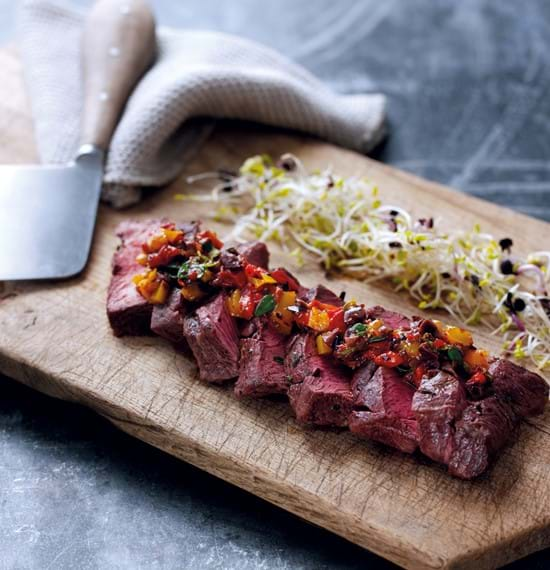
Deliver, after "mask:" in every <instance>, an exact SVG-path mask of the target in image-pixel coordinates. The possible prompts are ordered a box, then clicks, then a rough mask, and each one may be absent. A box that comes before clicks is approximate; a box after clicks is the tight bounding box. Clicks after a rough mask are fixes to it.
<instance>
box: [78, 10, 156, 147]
mask: <svg viewBox="0 0 550 570" xmlns="http://www.w3.org/2000/svg"><path fill="white" fill-rule="evenodd" d="M155 48H156V42H155V20H154V16H153V14H152V12H151V9H150V8H149V6H148V4H147V3H146V2H145V1H144V0H98V1H97V2H96V3H95V5H94V6H93V8H92V11H91V12H90V14H89V16H88V18H87V20H86V24H85V27H84V33H83V39H82V63H83V69H84V108H83V114H82V133H81V139H80V140H81V144H83V145H94V146H96V147H99V148H101V149H103V150H107V148H108V146H109V143H110V141H111V137H112V135H113V132H114V130H115V127H116V124H117V122H118V120H119V118H120V115H121V113H122V110H123V108H124V106H125V104H126V101H127V99H128V97H129V95H130V93H131V91H132V90H133V88H134V86H135V85H136V83H137V82H138V80H139V79H140V78H141V76H142V75H143V73H144V72H145V71H146V69H147V68H148V67H149V65H150V64H151V62H152V61H153V58H154V56H155Z"/></svg>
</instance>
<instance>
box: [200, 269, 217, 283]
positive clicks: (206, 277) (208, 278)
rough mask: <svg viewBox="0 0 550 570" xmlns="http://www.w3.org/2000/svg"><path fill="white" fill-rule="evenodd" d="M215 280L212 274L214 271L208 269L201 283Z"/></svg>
mask: <svg viewBox="0 0 550 570" xmlns="http://www.w3.org/2000/svg"><path fill="white" fill-rule="evenodd" d="M213 278H214V274H213V273H212V271H210V269H207V270H206V271H205V272H204V274H203V276H202V277H201V281H202V282H203V283H208V282H209V281H212V279H213Z"/></svg>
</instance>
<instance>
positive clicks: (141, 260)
mask: <svg viewBox="0 0 550 570" xmlns="http://www.w3.org/2000/svg"><path fill="white" fill-rule="evenodd" d="M136 263H139V265H143V266H146V265H147V254H146V253H140V254H139V255H138V256H137V257H136Z"/></svg>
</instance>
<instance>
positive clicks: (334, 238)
mask: <svg viewBox="0 0 550 570" xmlns="http://www.w3.org/2000/svg"><path fill="white" fill-rule="evenodd" d="M211 177H214V178H216V179H217V181H218V183H217V184H216V185H215V186H214V188H213V190H212V192H211V193H210V194H209V195H206V196H205V195H193V196H189V195H178V196H177V198H179V199H186V200H189V199H192V200H201V201H202V200H208V201H214V202H216V203H218V208H217V209H216V211H215V214H214V217H215V218H216V219H218V220H230V221H232V222H234V224H235V225H234V229H233V231H232V232H231V233H230V234H229V235H228V236H226V239H234V240H245V239H247V238H248V239H249V238H250V237H251V236H253V237H255V238H257V239H259V240H262V241H268V240H271V241H275V242H277V243H278V244H280V245H281V246H282V247H283V248H285V249H286V250H287V251H289V252H290V253H291V254H292V255H293V256H294V257H295V258H296V261H297V262H298V263H302V262H303V252H304V250H306V251H307V252H309V253H311V254H313V255H314V256H316V257H317V258H318V259H319V261H320V262H321V263H322V265H323V266H324V268H325V269H326V270H328V271H332V270H339V271H342V272H344V273H346V274H348V275H352V276H354V277H356V278H358V279H363V280H368V281H372V280H376V279H389V280H391V281H392V282H393V284H394V286H395V288H396V290H402V291H407V292H408V293H409V294H410V295H411V296H412V297H413V298H414V299H415V300H416V302H417V304H418V308H419V309H443V310H445V311H447V312H449V313H450V314H451V315H453V316H454V317H455V318H456V319H458V320H460V321H462V322H464V323H466V324H467V325H476V324H479V323H483V324H485V325H488V326H491V327H492V328H493V330H494V333H495V334H501V335H503V337H504V344H503V350H504V353H505V354H506V355H509V356H513V357H515V358H516V359H518V360H522V359H526V358H530V359H531V360H532V362H533V363H534V364H535V365H536V366H537V367H538V368H539V369H541V370H542V369H548V368H550V298H549V296H548V290H549V282H550V269H549V268H550V252H549V251H538V252H533V253H531V254H529V255H528V256H527V257H519V256H516V255H514V254H513V253H512V246H513V243H512V240H511V239H510V238H506V237H504V238H503V239H500V241H498V240H497V239H495V238H494V237H493V236H492V235H490V234H487V233H483V232H482V231H481V228H480V227H479V226H478V225H476V226H475V227H474V228H473V229H472V230H471V231H460V232H459V231H457V232H448V233H447V232H446V231H443V230H442V228H440V227H439V223H438V221H437V220H435V221H434V220H433V219H432V218H421V219H416V218H414V217H413V216H411V214H410V213H409V212H407V211H406V210H404V209H403V208H401V207H399V206H394V205H389V204H384V203H383V202H382V200H381V199H380V197H379V192H378V188H377V186H376V185H374V184H373V183H372V182H370V181H368V180H366V179H363V178H358V177H350V178H342V177H340V176H337V175H335V174H334V173H333V172H331V170H330V169H326V170H324V171H315V172H307V171H306V170H305V168H304V166H303V165H302V163H301V162H300V161H299V160H298V159H297V158H296V157H295V156H293V155H289V154H287V155H283V156H282V157H281V158H280V160H279V161H278V162H277V163H274V162H273V161H272V160H271V158H270V157H268V156H265V155H263V156H255V157H252V158H249V159H248V160H246V162H245V163H244V164H243V165H242V166H241V168H240V170H239V172H238V173H231V172H227V171H219V172H212V173H205V174H201V175H198V176H194V177H190V178H189V179H188V181H189V182H190V183H192V182H196V181H198V180H204V179H208V178H211Z"/></svg>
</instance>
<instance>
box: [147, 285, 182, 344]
mask: <svg viewBox="0 0 550 570" xmlns="http://www.w3.org/2000/svg"><path fill="white" fill-rule="evenodd" d="M185 314H186V309H185V305H184V303H182V297H181V293H180V289H178V288H177V287H176V288H174V289H172V292H171V293H170V296H169V297H168V300H167V301H166V303H164V304H163V305H153V314H152V316H151V330H152V331H153V332H154V333H155V334H156V335H158V336H161V337H162V338H164V339H166V340H168V341H170V342H172V343H174V344H175V345H176V347H177V348H179V349H180V350H184V349H185V348H186V347H187V341H186V340H185V336H184V335H183V317H184V316H185Z"/></svg>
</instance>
